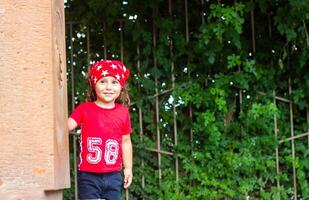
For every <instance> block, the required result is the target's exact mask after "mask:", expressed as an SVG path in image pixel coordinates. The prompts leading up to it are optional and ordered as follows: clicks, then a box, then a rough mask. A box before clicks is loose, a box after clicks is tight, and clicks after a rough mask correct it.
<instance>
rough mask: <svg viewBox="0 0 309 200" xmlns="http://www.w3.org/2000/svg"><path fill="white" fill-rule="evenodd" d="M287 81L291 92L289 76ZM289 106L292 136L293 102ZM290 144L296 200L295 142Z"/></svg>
mask: <svg viewBox="0 0 309 200" xmlns="http://www.w3.org/2000/svg"><path fill="white" fill-rule="evenodd" d="M288 82H289V94H290V95H291V94H292V86H291V77H289V79H288ZM289 106H290V125H291V137H293V136H294V122H293V103H292V102H290V103H289ZM291 145H292V158H293V185H294V200H297V182H296V168H295V162H294V161H295V144H294V139H292V140H291Z"/></svg>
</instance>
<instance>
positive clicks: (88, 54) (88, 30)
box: [87, 26, 90, 70]
mask: <svg viewBox="0 0 309 200" xmlns="http://www.w3.org/2000/svg"><path fill="white" fill-rule="evenodd" d="M87 66H88V70H89V68H90V28H89V26H87Z"/></svg>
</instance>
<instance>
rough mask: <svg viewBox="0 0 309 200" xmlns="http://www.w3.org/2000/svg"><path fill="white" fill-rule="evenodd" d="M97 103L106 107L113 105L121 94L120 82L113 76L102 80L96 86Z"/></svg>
mask: <svg viewBox="0 0 309 200" xmlns="http://www.w3.org/2000/svg"><path fill="white" fill-rule="evenodd" d="M95 92H96V94H97V101H99V102H100V103H102V104H105V105H113V104H114V103H115V100H116V99H117V98H118V97H119V95H120V92H121V85H120V83H119V81H118V80H117V79H116V78H114V77H112V76H105V77H103V78H101V79H100V80H99V81H98V82H97V84H96V85H95Z"/></svg>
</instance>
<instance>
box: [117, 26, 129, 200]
mask: <svg viewBox="0 0 309 200" xmlns="http://www.w3.org/2000/svg"><path fill="white" fill-rule="evenodd" d="M119 31H120V60H121V61H123V30H122V21H121V20H120V21H119ZM125 191H126V200H129V189H126V190H125Z"/></svg>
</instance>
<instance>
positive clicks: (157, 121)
mask: <svg viewBox="0 0 309 200" xmlns="http://www.w3.org/2000/svg"><path fill="white" fill-rule="evenodd" d="M155 15H156V11H155V10H153V16H152V21H153V24H152V32H153V33H152V35H153V37H152V42H153V51H154V54H153V62H154V63H153V64H154V68H156V69H157V68H158V63H157V58H156V56H155V51H156V46H157V40H156V37H157V33H156V26H155ZM155 93H156V128H157V150H158V170H159V171H158V173H159V185H161V180H162V172H161V153H160V151H161V136H160V126H159V123H160V113H159V95H158V94H159V90H158V77H157V75H156V74H155Z"/></svg>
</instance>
